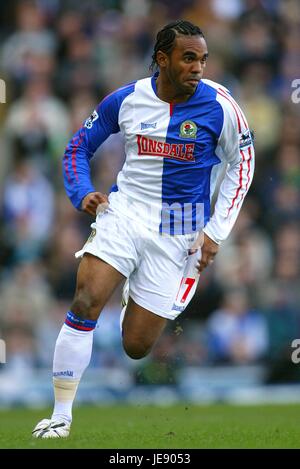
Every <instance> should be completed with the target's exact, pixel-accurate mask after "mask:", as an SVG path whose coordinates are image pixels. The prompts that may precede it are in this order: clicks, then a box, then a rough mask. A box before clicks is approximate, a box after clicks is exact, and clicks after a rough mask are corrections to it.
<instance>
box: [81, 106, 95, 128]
mask: <svg viewBox="0 0 300 469" xmlns="http://www.w3.org/2000/svg"><path fill="white" fill-rule="evenodd" d="M98 117H99V115H98V112H97V111H96V110H95V111H93V112H92V114H91V115H90V117H88V118H87V120H86V121H85V124H84V127H86V128H87V129H91V128H92V127H93V123H94V122H95V120H97V119H98Z"/></svg>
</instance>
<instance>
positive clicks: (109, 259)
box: [81, 249, 130, 278]
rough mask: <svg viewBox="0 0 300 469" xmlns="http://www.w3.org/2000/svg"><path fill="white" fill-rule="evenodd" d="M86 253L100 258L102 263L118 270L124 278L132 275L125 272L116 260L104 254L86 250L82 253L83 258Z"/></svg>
mask: <svg viewBox="0 0 300 469" xmlns="http://www.w3.org/2000/svg"><path fill="white" fill-rule="evenodd" d="M85 253H88V254H92V255H93V256H95V257H98V258H99V259H101V260H102V261H104V262H106V263H107V264H109V265H111V266H112V267H113V268H114V269H116V270H117V271H118V272H120V274H122V275H124V277H126V278H128V277H129V275H130V273H128V272H125V270H124V269H122V267H120V266H119V265H118V264H117V263H116V262H115V261H114V260H112V259H111V258H110V257H109V256H106V255H105V254H103V253H100V254H97V253H96V252H95V251H93V250H92V249H84V251H83V252H82V253H81V256H83V255H84V254H85Z"/></svg>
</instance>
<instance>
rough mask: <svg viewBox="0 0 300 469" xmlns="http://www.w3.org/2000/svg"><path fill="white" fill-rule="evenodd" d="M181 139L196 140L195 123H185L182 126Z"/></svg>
mask: <svg viewBox="0 0 300 469" xmlns="http://www.w3.org/2000/svg"><path fill="white" fill-rule="evenodd" d="M180 137H183V138H196V137H197V126H196V124H195V122H193V121H184V122H182V124H181V126H180Z"/></svg>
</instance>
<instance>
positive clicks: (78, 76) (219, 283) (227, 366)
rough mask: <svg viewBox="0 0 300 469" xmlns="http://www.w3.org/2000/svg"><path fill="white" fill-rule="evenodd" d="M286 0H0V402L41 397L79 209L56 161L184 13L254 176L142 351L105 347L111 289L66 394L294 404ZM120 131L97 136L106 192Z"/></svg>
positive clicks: (295, 279)
mask: <svg viewBox="0 0 300 469" xmlns="http://www.w3.org/2000/svg"><path fill="white" fill-rule="evenodd" d="M299 8H300V7H299V2H298V1H297V0H227V1H226V2H223V1H221V0H210V1H207V0H206V1H201V0H194V1H193V0H182V1H180V2H174V1H171V0H157V1H150V0H124V1H121V0H104V1H100V0H86V1H84V2H83V1H79V0H73V1H68V0H63V1H59V0H37V1H35V2H28V1H25V0H24V1H19V2H17V1H13V0H11V1H10V2H0V39H1V41H0V44H1V45H0V78H1V79H3V80H5V83H6V92H7V96H6V103H1V104H0V123H1V130H0V151H1V160H0V184H1V195H0V217H1V225H0V226H1V228H0V298H1V301H0V338H1V339H4V340H5V343H6V354H7V363H6V364H2V365H0V405H1V406H14V405H29V406H42V405H44V404H47V403H50V402H51V401H52V387H51V365H52V355H53V349H54V343H55V340H56V337H57V334H58V331H59V329H60V327H61V324H62V322H63V320H64V315H65V313H66V311H67V310H68V308H69V304H70V301H71V300H72V295H73V290H74V284H75V276H76V270H77V265H78V261H77V260H76V259H75V258H74V252H75V251H76V250H78V249H79V248H80V247H81V246H82V244H83V243H84V241H85V240H86V238H87V236H88V235H89V232H90V223H91V222H92V219H91V218H90V217H89V216H87V215H85V214H82V213H78V212H76V210H75V209H74V208H73V207H72V206H71V203H70V202H69V200H68V199H67V197H66V195H65V192H64V189H63V180H62V174H61V158H62V155H63V151H64V147H65V145H66V144H67V142H68V140H69V138H70V136H71V135H72V133H73V132H75V131H76V130H77V128H78V127H79V126H80V125H81V123H82V121H84V120H85V119H86V118H87V116H89V115H90V113H91V111H92V110H93V109H94V108H95V105H96V104H97V103H98V102H99V101H100V100H101V99H102V97H103V96H104V95H106V94H107V93H109V92H111V91H112V90H114V89H115V88H117V87H119V86H121V85H123V84H124V83H127V82H130V81H132V80H134V79H137V78H141V77H145V76H148V75H149V70H148V67H149V64H150V62H151V55H152V48H153V44H154V40H155V34H156V32H157V31H158V30H159V29H160V28H161V27H162V26H163V25H164V24H166V23H167V22H169V21H170V20H173V19H177V18H184V19H188V20H191V21H193V22H195V23H197V24H198V25H199V26H200V27H201V28H202V29H203V31H204V34H205V36H206V39H207V42H208V47H209V51H210V57H209V60H208V66H207V70H206V73H205V76H206V77H207V78H210V79H212V80H215V81H217V82H220V83H222V84H224V85H225V86H227V87H228V88H229V89H230V90H231V92H232V94H233V96H234V97H235V98H236V99H237V100H238V102H239V103H240V104H241V106H242V107H243V109H244V110H245V112H246V115H247V117H248V120H249V123H250V126H251V128H253V130H254V132H255V139H256V140H255V142H256V145H255V146H256V174H255V178H254V182H253V185H252V187H251V189H250V192H249V195H248V197H247V199H246V201H245V203H244V206H243V210H242V212H241V214H240V217H239V219H238V222H237V224H236V226H235V228H234V231H233V233H232V234H231V236H230V239H229V240H228V241H227V242H226V243H224V244H223V246H222V248H221V251H220V253H219V254H218V256H217V259H216V261H215V263H214V264H213V266H211V267H210V268H209V269H207V270H206V271H205V273H204V274H203V275H202V276H201V279H200V283H199V287H198V291H197V294H196V296H195V298H194V300H193V301H192V303H191V305H190V306H189V308H188V310H186V312H185V313H184V314H183V315H182V317H181V318H180V319H179V320H178V321H175V322H174V323H171V324H170V325H169V327H168V329H167V330H166V331H165V333H164V335H163V337H162V338H161V339H160V341H159V343H158V344H157V346H156V347H155V349H154V350H153V353H152V354H151V355H150V357H148V358H146V359H144V360H142V361H133V360H130V359H129V358H127V357H126V356H125V354H124V353H123V351H122V349H121V344H120V334H119V312H120V296H121V291H120V290H119V291H117V292H116V294H115V295H114V297H113V298H112V299H111V301H110V302H109V304H108V305H107V307H106V308H105V310H104V311H103V313H102V315H101V319H100V321H99V328H97V329H96V332H95V342H94V352H93V357H92V361H91V365H90V367H89V369H88V371H87V372H86V374H85V376H84V379H83V381H82V384H81V386H80V390H79V394H78V402H97V403H98V402H100V403H101V402H105V403H106V402H115V401H117V400H119V399H123V400H126V401H128V402H137V401H138V400H140V401H144V402H147V403H149V402H157V403H168V402H174V401H177V400H180V399H187V400H191V401H193V402H207V401H208V402H210V401H220V400H221V401H226V402H227V401H230V402H241V401H243V402H253V401H257V402H259V401H266V400H267V401H278V400H279V401H295V400H299V399H300V397H299V396H300V393H299V387H298V384H297V383H298V382H299V378H300V364H299V365H297V364H294V363H293V362H292V360H291V353H292V351H293V349H292V347H291V342H292V340H293V339H296V338H300V310H299V304H300V288H299V280H300V252H299V251H300V242H299V238H300V231H299V223H300V204H299V202H300V154H299V144H300V129H299V123H300V121H299V113H300V105H299V103H298V104H297V103H294V102H293V101H292V98H291V96H292V92H293V88H292V81H293V80H294V79H296V78H300V60H299V59H300V27H299V26H300V12H299ZM123 160H124V153H123V147H122V141H121V138H120V136H118V135H115V136H113V137H111V138H110V139H109V140H108V141H107V142H105V144H104V145H103V146H102V147H101V148H100V150H99V151H98V152H97V155H96V156H95V158H94V160H93V163H92V166H93V169H92V172H93V179H94V181H95V184H96V187H97V188H98V189H99V190H100V191H101V192H107V191H108V190H109V188H110V186H111V184H112V183H113V182H114V180H115V177H116V174H117V172H118V170H119V168H120V167H121V166H122V162H123Z"/></svg>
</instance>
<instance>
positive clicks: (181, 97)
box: [156, 75, 194, 104]
mask: <svg viewBox="0 0 300 469" xmlns="http://www.w3.org/2000/svg"><path fill="white" fill-rule="evenodd" d="M156 93H157V96H158V97H159V99H161V100H162V101H165V102H167V103H172V104H178V103H184V102H185V101H187V100H188V99H189V98H190V97H191V96H192V95H193V94H194V93H191V94H180V92H178V90H176V89H174V86H173V85H172V84H171V83H170V82H169V81H168V80H167V79H164V77H163V76H162V75H159V76H158V77H157V80H156Z"/></svg>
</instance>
